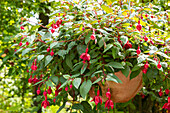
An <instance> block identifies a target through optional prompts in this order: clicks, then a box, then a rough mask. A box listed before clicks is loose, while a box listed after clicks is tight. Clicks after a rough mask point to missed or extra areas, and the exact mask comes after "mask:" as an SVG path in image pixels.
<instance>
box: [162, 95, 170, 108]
mask: <svg viewBox="0 0 170 113" xmlns="http://www.w3.org/2000/svg"><path fill="white" fill-rule="evenodd" d="M162 109H167V110H168V111H170V97H168V103H165V104H164V105H163V107H162Z"/></svg>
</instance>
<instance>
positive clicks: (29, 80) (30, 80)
mask: <svg viewBox="0 0 170 113" xmlns="http://www.w3.org/2000/svg"><path fill="white" fill-rule="evenodd" d="M28 83H32V75H31V76H30V78H29V79H28Z"/></svg>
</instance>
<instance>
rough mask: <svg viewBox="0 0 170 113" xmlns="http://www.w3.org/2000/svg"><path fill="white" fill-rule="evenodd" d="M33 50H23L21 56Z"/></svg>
mask: <svg viewBox="0 0 170 113" xmlns="http://www.w3.org/2000/svg"><path fill="white" fill-rule="evenodd" d="M32 50H33V48H26V49H25V50H23V51H22V56H24V55H25V54H26V53H28V52H30V51H32Z"/></svg>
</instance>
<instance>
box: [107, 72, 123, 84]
mask: <svg viewBox="0 0 170 113" xmlns="http://www.w3.org/2000/svg"><path fill="white" fill-rule="evenodd" d="M106 80H107V81H114V82H116V83H122V81H121V80H120V79H119V78H118V77H117V76H116V75H114V74H113V73H108V75H107V78H106Z"/></svg>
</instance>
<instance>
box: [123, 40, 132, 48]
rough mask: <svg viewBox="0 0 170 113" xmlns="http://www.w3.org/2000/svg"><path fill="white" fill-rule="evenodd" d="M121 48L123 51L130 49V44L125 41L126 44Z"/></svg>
mask: <svg viewBox="0 0 170 113" xmlns="http://www.w3.org/2000/svg"><path fill="white" fill-rule="evenodd" d="M123 48H125V49H129V48H132V44H131V43H130V42H129V41H127V43H126V44H125V45H124V46H123Z"/></svg>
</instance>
